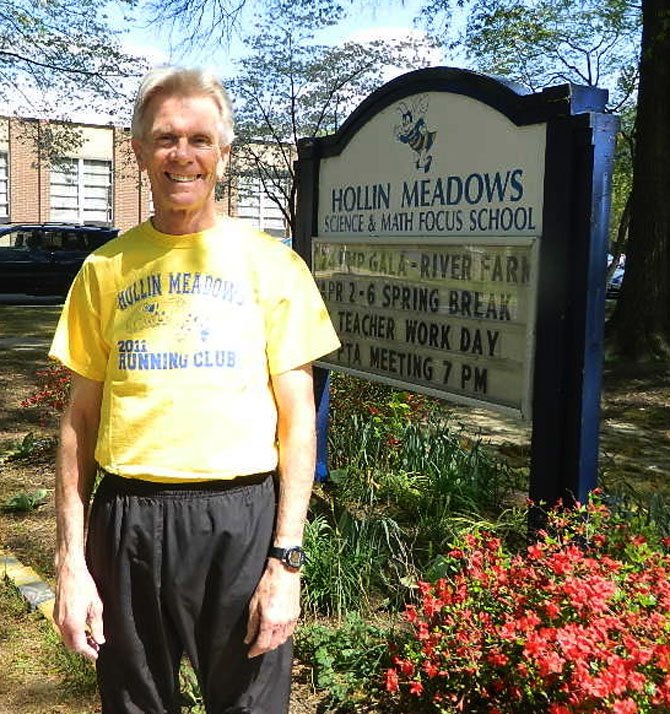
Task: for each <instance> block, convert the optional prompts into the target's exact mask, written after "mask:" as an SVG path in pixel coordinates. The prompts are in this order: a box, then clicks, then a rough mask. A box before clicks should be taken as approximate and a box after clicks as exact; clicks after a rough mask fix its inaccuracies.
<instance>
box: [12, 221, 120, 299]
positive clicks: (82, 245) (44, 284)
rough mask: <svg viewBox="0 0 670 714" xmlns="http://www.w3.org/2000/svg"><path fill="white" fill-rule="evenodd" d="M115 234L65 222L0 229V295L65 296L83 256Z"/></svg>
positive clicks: (112, 231) (112, 230)
mask: <svg viewBox="0 0 670 714" xmlns="http://www.w3.org/2000/svg"><path fill="white" fill-rule="evenodd" d="M118 233H119V231H118V228H105V227H101V226H80V225H74V224H65V223H22V224H18V225H17V224H14V225H6V226H0V293H4V294H8V293H22V294H27V295H61V296H64V295H66V294H67V291H68V290H69V288H70V284H71V283H72V280H73V279H74V276H75V275H76V274H77V272H78V270H79V268H80V267H81V264H82V263H83V262H84V259H85V258H86V256H87V255H88V254H89V253H90V252H91V251H93V250H95V249H96V248H98V247H99V246H101V245H102V244H103V243H106V242H107V241H108V240H110V239H111V238H114V237H115V236H116V235H118Z"/></svg>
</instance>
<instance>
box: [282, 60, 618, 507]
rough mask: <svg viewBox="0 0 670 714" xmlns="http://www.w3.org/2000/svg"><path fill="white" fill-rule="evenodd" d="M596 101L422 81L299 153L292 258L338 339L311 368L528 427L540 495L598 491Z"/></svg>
mask: <svg viewBox="0 0 670 714" xmlns="http://www.w3.org/2000/svg"><path fill="white" fill-rule="evenodd" d="M606 97H607V94H606V92H604V91H603V90H600V89H596V88H585V87H576V86H573V85H563V86H560V87H553V88H550V89H547V90H544V91H543V92H540V93H538V94H524V93H520V92H519V91H517V90H515V89H513V88H511V87H510V86H508V85H506V84H503V83H501V82H500V81H498V80H494V79H492V78H490V77H487V76H484V75H480V74H476V73H473V72H469V71H466V70H458V69H450V68H432V69H427V70H418V71H416V72H411V73H409V74H406V75H403V76H402V77H399V78H397V79H395V80H393V81H392V82H390V83H388V84H387V85H385V86H384V87H382V88H381V89H379V90H378V91H377V92H375V93H374V94H372V95H371V96H370V97H368V98H367V99H366V100H365V101H364V102H363V103H362V104H361V105H360V106H359V107H358V109H356V110H355V111H354V112H353V114H352V115H351V116H350V117H349V119H348V120H347V121H346V122H345V124H344V125H343V126H342V128H341V129H340V131H338V132H337V133H336V134H334V135H332V136H328V137H323V138H319V139H314V140H308V141H303V142H301V144H300V145H299V159H298V162H297V164H296V173H297V180H298V197H299V200H298V220H299V225H298V230H297V235H296V236H295V237H294V246H295V248H296V249H297V250H298V252H300V253H301V254H302V255H303V257H304V258H305V259H306V260H307V261H308V263H309V264H310V265H311V268H312V272H313V273H314V276H315V278H316V281H317V284H318V285H319V288H320V290H321V293H322V295H323V298H324V301H325V303H326V306H327V307H328V310H329V312H330V314H331V317H332V319H333V322H334V324H335V327H336V329H337V331H338V334H339V336H340V339H341V341H342V348H341V349H340V350H338V351H337V352H335V353H333V354H331V355H328V356H327V357H326V358H325V359H324V360H322V361H321V363H320V365H321V367H322V368H324V369H337V370H342V371H345V372H349V373H351V374H354V375H358V376H361V377H365V378H369V379H373V380H377V381H382V382H384V383H386V384H390V385H393V386H396V387H400V388H404V389H408V390H413V391H418V392H422V393H426V394H430V395H433V396H436V397H440V398H443V399H446V400H451V401H455V402H459V403H463V404H471V405H478V406H486V407H490V408H492V409H496V410H499V411H501V412H505V413H509V414H513V415H516V416H518V417H520V418H522V419H528V420H532V429H533V435H532V456H531V484H530V496H531V498H533V499H534V500H536V501H545V502H549V503H553V502H555V501H556V500H558V499H559V498H564V499H571V498H576V499H579V500H583V499H584V498H585V497H586V495H587V493H588V491H589V490H591V489H592V488H593V487H594V486H595V481H596V474H597V450H598V421H599V399H600V384H601V362H602V340H603V323H604V307H605V271H606V253H607V227H608V214H609V185H610V178H611V165H612V156H613V151H614V137H615V132H616V126H617V124H616V119H615V118H614V117H612V116H608V115H606V114H604V113H603V109H604V105H605V101H606Z"/></svg>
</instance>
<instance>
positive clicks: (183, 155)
mask: <svg viewBox="0 0 670 714" xmlns="http://www.w3.org/2000/svg"><path fill="white" fill-rule="evenodd" d="M191 156H192V152H191V146H190V144H189V142H188V138H187V137H185V136H181V137H179V138H178V139H177V140H176V141H175V143H174V145H173V147H172V158H173V159H175V160H177V161H189V160H190V159H191Z"/></svg>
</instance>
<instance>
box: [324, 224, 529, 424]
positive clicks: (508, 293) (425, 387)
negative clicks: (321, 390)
mask: <svg viewBox="0 0 670 714" xmlns="http://www.w3.org/2000/svg"><path fill="white" fill-rule="evenodd" d="M313 246H314V248H313V264H312V269H313V272H314V276H315V278H316V282H317V285H318V286H319V289H320V291H321V294H322V295H323V298H324V300H325V302H326V305H327V307H328V310H329V313H330V316H331V318H332V320H333V323H334V325H335V328H336V329H337V332H338V334H339V336H340V340H341V341H342V347H341V349H340V350H338V351H337V352H334V353H333V354H331V355H329V356H328V358H327V359H326V360H325V361H324V364H327V365H329V366H332V367H334V368H336V369H342V370H344V371H349V372H352V373H354V374H359V375H361V376H367V377H370V376H375V377H376V378H378V379H381V380H382V381H384V382H387V383H389V384H393V385H396V386H400V387H404V388H411V389H416V390H418V391H423V392H426V393H428V394H434V395H436V396H441V397H444V398H451V399H454V400H456V401H462V402H467V403H470V402H473V401H477V402H484V403H487V404H490V405H494V406H497V407H499V408H501V409H503V410H505V411H508V410H509V411H513V412H516V413H519V414H521V415H527V413H528V409H529V405H528V400H527V399H526V397H525V395H527V394H528V393H529V387H530V378H531V373H532V370H531V365H532V354H533V349H532V348H533V327H532V326H533V324H534V306H535V295H536V287H535V285H536V272H537V268H536V265H537V263H536V256H535V246H536V241H534V240H532V239H520V240H518V241H517V242H516V244H514V245H506V246H505V245H500V244H498V243H492V242H488V243H486V244H484V243H479V242H478V243H477V244H474V245H473V244H470V243H468V244H464V243H462V242H460V243H459V242H455V241H454V240H453V239H451V240H449V241H445V240H441V241H439V242H434V241H430V242H428V241H426V240H425V239H424V240H423V241H421V242H417V243H415V244H412V245H405V246H398V245H392V244H386V243H380V242H377V241H375V242H366V243H354V242H332V240H330V239H320V238H318V239H315V240H314V244H313Z"/></svg>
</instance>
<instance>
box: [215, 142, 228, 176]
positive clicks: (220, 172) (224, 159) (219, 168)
mask: <svg viewBox="0 0 670 714" xmlns="http://www.w3.org/2000/svg"><path fill="white" fill-rule="evenodd" d="M219 150H220V152H221V156H220V158H219V160H218V162H217V164H216V178H217V179H219V181H221V180H222V179H223V177H224V176H225V174H226V167H227V166H228V161H229V160H230V144H228V146H222V147H220V149H219Z"/></svg>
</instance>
